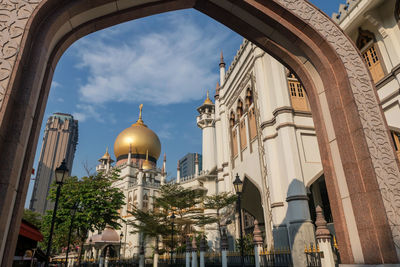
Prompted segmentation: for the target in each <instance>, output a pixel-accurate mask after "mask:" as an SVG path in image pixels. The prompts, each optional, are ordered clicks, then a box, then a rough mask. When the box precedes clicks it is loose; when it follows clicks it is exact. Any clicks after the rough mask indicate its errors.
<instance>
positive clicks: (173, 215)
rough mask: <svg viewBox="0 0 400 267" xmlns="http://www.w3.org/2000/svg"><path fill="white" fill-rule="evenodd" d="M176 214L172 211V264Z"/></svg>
mask: <svg viewBox="0 0 400 267" xmlns="http://www.w3.org/2000/svg"><path fill="white" fill-rule="evenodd" d="M175 218H176V217H175V214H174V212H172V215H171V226H172V232H171V260H170V264H172V257H173V255H174V220H175Z"/></svg>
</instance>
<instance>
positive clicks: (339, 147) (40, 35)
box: [0, 0, 400, 266]
mask: <svg viewBox="0 0 400 267" xmlns="http://www.w3.org/2000/svg"><path fill="white" fill-rule="evenodd" d="M184 8H195V9H197V10H199V11H201V12H203V13H205V14H207V15H209V16H210V17H212V18H214V19H216V20H217V21H219V22H221V23H224V24H225V25H226V26H228V27H230V28H231V29H233V30H235V31H237V32H238V33H239V34H241V35H243V36H244V37H246V38H247V39H249V40H250V41H252V42H254V43H256V44H257V45H259V46H260V47H261V48H262V49H264V50H265V51H266V52H268V53H270V54H271V55H273V56H274V57H276V58H277V59H278V60H279V61H280V62H281V63H283V64H284V65H286V66H287V67H288V68H290V69H292V70H293V71H294V72H295V73H296V75H297V76H298V78H299V79H300V80H301V81H302V83H303V84H304V86H305V88H307V90H308V96H309V100H310V105H311V108H312V110H313V118H314V123H315V127H316V132H317V137H318V142H319V147H320V151H321V158H322V162H323V167H324V173H325V177H326V184H327V187H328V194H329V198H330V203H331V206H332V213H333V218H334V222H335V228H336V232H337V237H338V242H339V250H340V253H341V256H342V261H343V263H375V264H378V263H396V262H399V258H398V255H400V253H399V248H400V229H399V228H400V207H399V204H398V203H400V193H399V190H400V175H399V166H398V164H397V162H396V160H395V152H394V148H393V144H392V143H391V141H390V138H389V131H388V128H387V125H386V121H385V118H384V116H383V112H382V110H381V108H380V107H379V101H378V97H377V94H376V91H375V88H374V85H373V83H372V80H371V77H370V74H369V73H368V70H367V67H366V66H365V64H364V62H363V60H362V59H361V57H360V54H359V53H358V51H357V49H356V47H355V46H354V44H353V43H352V42H351V41H350V39H349V38H348V37H347V36H346V35H345V34H344V33H343V31H342V30H341V29H340V28H339V27H338V26H337V25H336V24H335V23H334V22H333V21H332V20H331V19H330V18H329V17H328V16H326V15H325V14H323V13H322V12H321V11H319V10H318V9H317V8H315V7H314V6H313V5H312V4H310V3H309V2H308V1H305V0H269V1H267V0H244V1H236V0H197V1H196V0H190V1H188V0H159V1H156V0H141V1H131V0H3V1H2V3H1V4H0V25H1V27H0V48H1V49H0V70H1V72H0V148H1V151H2V153H1V154H0V193H1V195H2V198H0V233H1V234H0V264H1V266H10V263H11V261H12V259H13V253H14V248H15V245H16V238H17V235H18V231H16V229H18V228H19V225H20V218H21V216H22V210H23V206H24V202H25V197H26V191H27V186H28V184H29V177H30V173H31V168H32V164H33V157H34V152H35V148H36V145H37V141H38V136H39V131H40V124H41V122H42V119H43V113H44V109H45V105H46V101H47V96H48V92H49V88H50V83H51V79H52V75H53V71H54V68H55V66H56V64H57V61H58V59H59V58H60V56H61V55H62V53H63V52H64V51H65V50H66V49H67V48H68V46H69V45H70V44H72V43H73V42H74V41H76V40H77V39H79V38H81V37H83V36H85V35H87V34H89V33H91V32H95V31H97V30H100V29H103V28H106V27H109V26H112V25H115V24H118V23H121V22H124V21H128V20H132V19H136V18H140V17H145V16H149V15H153V14H158V13H162V12H167V11H172V10H178V9H184ZM267 167H268V166H267ZM396 250H397V251H396Z"/></svg>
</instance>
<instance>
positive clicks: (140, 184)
mask: <svg viewBox="0 0 400 267" xmlns="http://www.w3.org/2000/svg"><path fill="white" fill-rule="evenodd" d="M137 179H138V193H137V202H138V209H142V208H143V186H144V179H145V178H144V172H143V168H142V165H140V168H139V172H138V175H137Z"/></svg>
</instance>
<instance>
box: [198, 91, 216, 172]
mask: <svg viewBox="0 0 400 267" xmlns="http://www.w3.org/2000/svg"><path fill="white" fill-rule="evenodd" d="M197 111H198V112H199V116H197V126H198V127H199V128H201V129H202V135H203V149H202V152H203V170H205V171H210V170H211V169H212V168H214V167H215V166H216V158H215V157H216V155H215V154H216V151H215V105H214V103H213V102H212V101H211V99H210V98H209V93H208V92H207V98H206V100H205V101H204V103H203V105H201V106H200V107H198V108H197Z"/></svg>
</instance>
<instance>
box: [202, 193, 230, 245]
mask: <svg viewBox="0 0 400 267" xmlns="http://www.w3.org/2000/svg"><path fill="white" fill-rule="evenodd" d="M236 200H237V196H236V195H234V194H232V193H227V192H224V193H220V194H217V195H211V196H206V197H205V199H204V208H206V209H211V210H215V213H207V215H208V218H213V219H214V221H216V222H217V225H218V232H219V236H220V237H221V236H222V232H221V221H222V219H224V218H226V217H227V216H228V214H229V213H231V212H232V206H233V204H234V203H236Z"/></svg>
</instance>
